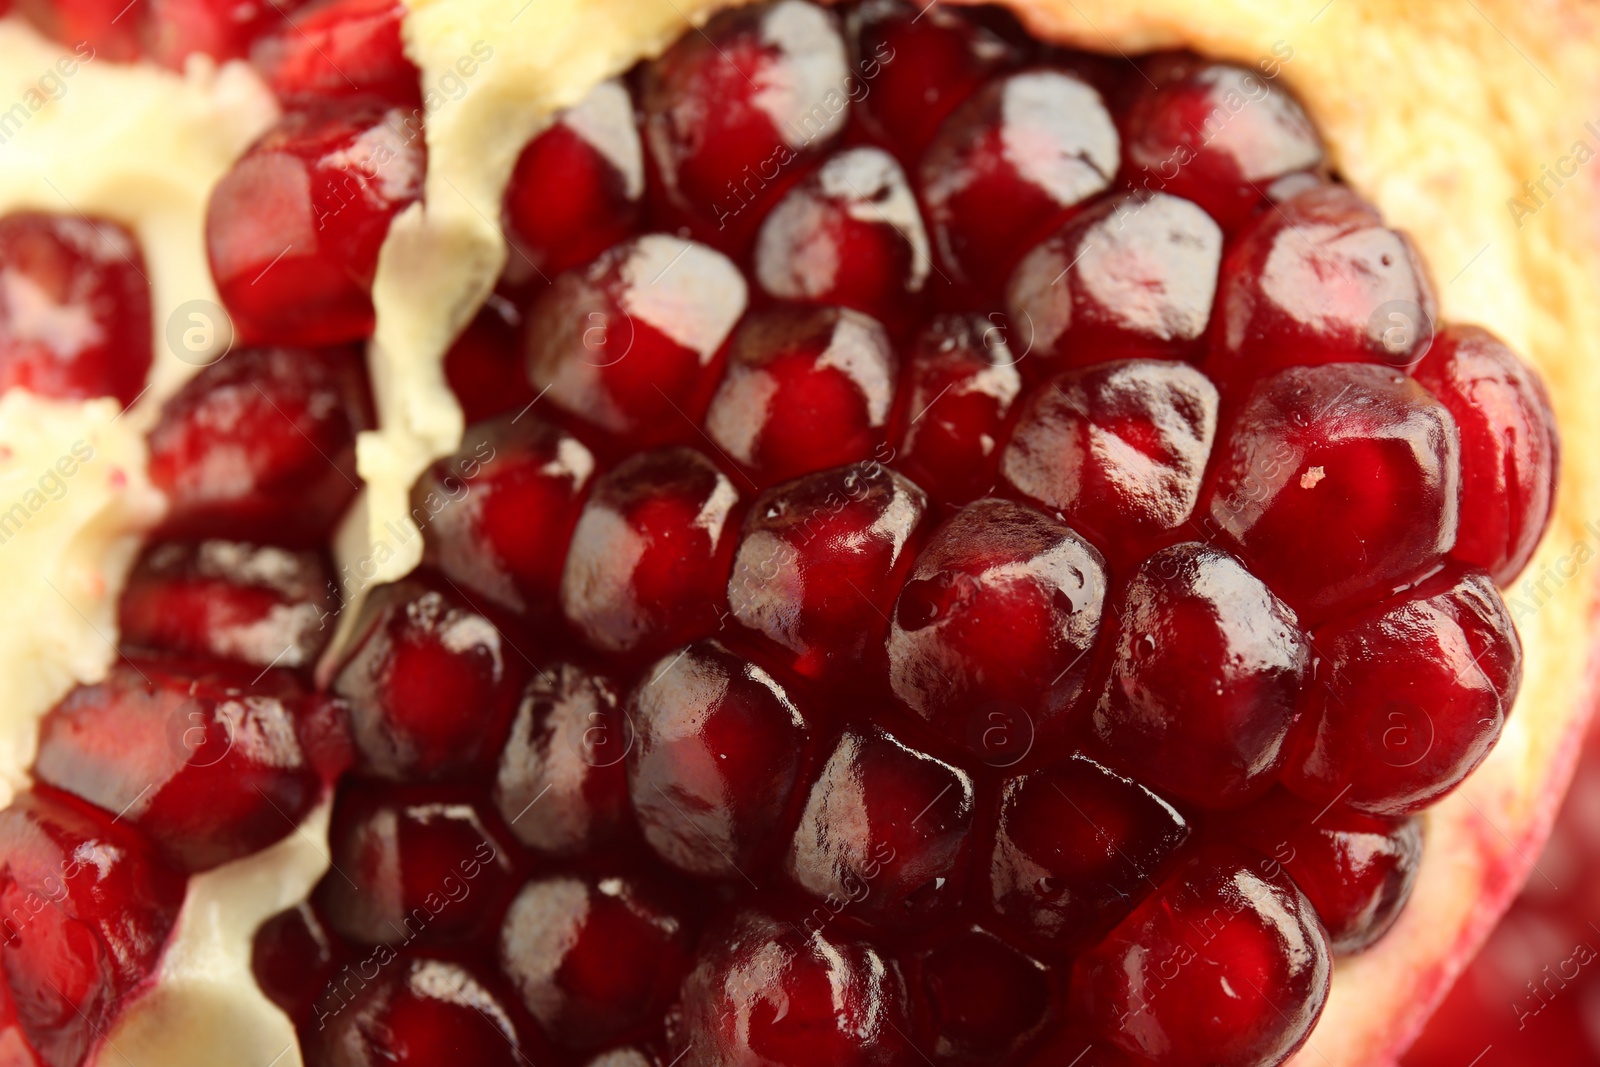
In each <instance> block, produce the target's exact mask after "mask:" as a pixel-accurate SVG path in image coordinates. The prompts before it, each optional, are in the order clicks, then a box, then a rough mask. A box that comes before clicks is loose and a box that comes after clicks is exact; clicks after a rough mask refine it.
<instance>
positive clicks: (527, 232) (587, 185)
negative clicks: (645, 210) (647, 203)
mask: <svg viewBox="0 0 1600 1067" xmlns="http://www.w3.org/2000/svg"><path fill="white" fill-rule="evenodd" d="M643 195H644V151H643V149H642V148H641V147H640V144H639V131H638V129H637V127H635V126H634V122H633V101H632V100H631V99H630V98H629V96H628V90H627V88H626V87H625V86H624V85H623V84H622V83H621V82H619V81H615V80H613V81H605V82H601V83H600V84H599V85H597V86H595V87H594V89H592V90H590V92H589V95H588V96H586V97H584V98H583V99H582V100H581V101H579V102H578V104H577V105H576V106H574V107H571V108H569V109H568V110H566V111H563V112H562V113H561V114H560V115H559V116H558V117H557V118H556V120H555V122H554V123H553V124H552V125H551V126H550V128H549V129H547V130H545V131H544V132H543V133H541V134H540V135H539V136H537V137H535V138H534V139H533V140H532V141H529V142H528V146H527V147H526V148H524V149H523V150H522V155H521V156H519V157H518V158H517V166H516V169H515V170H514V171H513V172H512V174H511V184H510V185H508V186H507V187H506V201H505V204H506V220H507V222H508V223H510V232H509V233H508V235H507V236H508V237H509V238H510V240H512V241H513V242H514V243H515V245H516V248H517V249H518V252H517V253H513V255H512V261H511V262H510V263H509V264H508V267H509V268H510V269H511V270H512V271H513V272H518V271H520V270H521V267H520V265H519V263H518V262H517V260H518V259H522V258H524V257H525V261H526V263H527V264H528V265H529V266H531V267H532V268H533V269H534V270H537V271H539V272H540V273H542V274H545V275H555V274H559V273H561V272H562V271H564V270H567V269H569V268H572V267H578V266H582V265H583V264H585V263H587V262H589V261H590V260H591V259H593V258H594V257H595V256H598V255H599V254H600V253H601V252H604V251H605V250H606V249H607V248H610V247H611V246H612V245H613V244H615V243H616V242H618V241H620V240H622V239H623V238H624V237H626V236H628V233H629V231H630V230H631V229H632V228H633V225H634V223H635V222H637V221H638V218H639V201H640V197H642V196H643Z"/></svg>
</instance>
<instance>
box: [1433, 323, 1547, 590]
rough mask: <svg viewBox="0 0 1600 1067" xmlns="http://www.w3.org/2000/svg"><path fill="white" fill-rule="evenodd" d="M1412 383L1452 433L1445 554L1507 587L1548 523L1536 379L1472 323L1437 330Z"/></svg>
mask: <svg viewBox="0 0 1600 1067" xmlns="http://www.w3.org/2000/svg"><path fill="white" fill-rule="evenodd" d="M1417 381H1419V382H1421V383H1422V384H1423V385H1424V386H1426V387H1427V388H1428V389H1429V390H1430V391H1431V392H1432V393H1433V395H1434V396H1436V397H1438V398H1439V402H1440V403H1442V404H1443V405H1444V406H1445V407H1447V408H1449V409H1450V414H1451V415H1453V416H1455V420H1456V428H1457V429H1458V430H1460V432H1461V514H1462V515H1463V516H1467V515H1470V516H1472V521H1471V522H1464V523H1462V525H1461V530H1460V532H1459V533H1458V534H1457V536H1456V545H1455V548H1453V549H1452V550H1451V552H1450V556H1451V558H1452V559H1455V560H1458V561H1459V562H1461V563H1465V564H1467V565H1469V566H1473V567H1482V568H1483V569H1484V570H1486V571H1488V572H1489V576H1490V577H1492V578H1493V579H1494V580H1495V582H1496V584H1498V585H1500V586H1502V587H1504V586H1508V585H1510V584H1511V582H1512V581H1513V580H1514V579H1515V578H1516V576H1517V575H1518V574H1519V573H1521V571H1522V569H1523V567H1525V566H1527V563H1528V559H1529V558H1530V557H1531V556H1532V555H1533V550H1534V549H1535V548H1536V547H1538V544H1539V538H1541V537H1542V536H1544V531H1545V529H1546V528H1547V527H1548V526H1549V525H1550V514H1551V510H1552V504H1553V502H1554V498H1555V482H1556V468H1557V460H1558V449H1557V441H1556V432H1555V415H1554V414H1553V413H1552V412H1551V410H1550V398H1549V396H1548V395H1547V394H1546V393H1545V388H1544V383H1543V382H1542V381H1541V380H1540V379H1539V377H1538V375H1536V374H1535V373H1534V372H1533V371H1532V370H1530V369H1529V367H1528V365H1527V364H1526V363H1524V362H1522V360H1521V359H1520V358H1519V357H1518V356H1517V354H1516V353H1515V352H1513V351H1512V350H1511V349H1510V348H1508V347H1506V345H1505V343H1504V342H1502V341H1501V340H1500V339H1499V338H1498V337H1496V336H1495V335H1494V334H1492V333H1490V332H1489V331H1487V330H1484V329H1481V328H1479V327H1476V326H1449V327H1446V328H1445V329H1443V330H1441V331H1440V332H1439V335H1438V337H1437V338H1436V339H1435V340H1434V342H1433V347H1431V348H1430V349H1429V350H1428V354H1427V356H1425V357H1424V358H1423V360H1422V362H1421V363H1420V364H1419V365H1418V366H1417Z"/></svg>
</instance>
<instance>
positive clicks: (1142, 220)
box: [1006, 193, 1222, 366]
mask: <svg viewBox="0 0 1600 1067" xmlns="http://www.w3.org/2000/svg"><path fill="white" fill-rule="evenodd" d="M1221 261H1222V231H1221V230H1220V229H1218V228H1217V224H1216V223H1215V222H1213V221H1212V220H1211V217H1210V216H1209V215H1207V214H1206V213H1205V212H1204V211H1202V210H1201V209H1200V208H1199V207H1197V206H1195V205H1194V204H1193V203H1191V202H1190V201H1188V200H1180V199H1179V198H1178V197H1175V196H1167V195H1165V194H1163V193H1146V194H1131V195H1128V196H1121V197H1114V198H1111V199H1108V200H1104V201H1102V202H1100V203H1098V204H1096V205H1095V206H1093V207H1090V208H1088V209H1086V210H1085V211H1083V212H1082V213H1081V214H1078V215H1076V216H1074V217H1073V218H1072V220H1071V221H1070V222H1068V223H1067V224H1066V225H1065V226H1064V227H1062V228H1061V230H1059V231H1058V232H1056V233H1055V234H1053V235H1051V236H1050V237H1048V238H1046V239H1045V240H1044V241H1043V242H1041V243H1040V244H1039V245H1037V246H1036V247H1035V248H1034V249H1033V250H1032V251H1030V252H1029V253H1028V254H1027V255H1026V256H1024V257H1023V258H1022V261H1021V262H1020V263H1018V264H1017V269H1016V271H1015V272H1014V273H1013V274H1012V275H1011V281H1010V282H1009V283H1008V285H1007V288H1006V309H1007V312H1008V314H1009V315H1010V318H1011V323H1012V326H1013V328H1014V329H1016V330H1019V331H1021V336H1023V337H1026V338H1027V339H1028V342H1029V345H1028V348H1029V353H1030V354H1031V355H1036V356H1038V357H1040V358H1042V359H1047V360H1055V361H1059V362H1061V363H1064V364H1067V365H1073V366H1083V365H1086V364H1092V363H1104V362H1106V361H1108V360H1113V359H1125V358H1133V357H1145V358H1151V359H1188V358H1193V357H1195V356H1197V355H1199V354H1200V348H1201V344H1202V342H1203V339H1204V337H1205V333H1206V326H1207V324H1208V323H1209V322H1210V321H1211V302H1212V299H1213V298H1214V297H1215V295H1216V291H1217V269H1218V267H1219V265H1220V264H1221Z"/></svg>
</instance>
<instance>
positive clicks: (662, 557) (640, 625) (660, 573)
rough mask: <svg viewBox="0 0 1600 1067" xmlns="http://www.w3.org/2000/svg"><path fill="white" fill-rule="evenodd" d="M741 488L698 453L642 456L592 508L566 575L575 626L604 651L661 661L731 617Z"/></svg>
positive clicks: (600, 488)
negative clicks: (731, 573)
mask: <svg viewBox="0 0 1600 1067" xmlns="http://www.w3.org/2000/svg"><path fill="white" fill-rule="evenodd" d="M739 518H740V509H739V491H738V490H737V489H735V488H734V485H733V483H732V482H731V481H729V480H728V476H727V475H726V474H723V473H722V472H721V471H720V470H718V469H717V466H716V464H714V463H712V462H711V460H709V459H707V458H706V457H705V456H704V455H702V454H701V453H699V452H696V451H695V450H694V449H692V448H685V447H681V446H680V447H675V448H664V449H658V450H655V451H651V452H641V453H638V454H637V455H634V456H631V457H629V458H628V459H626V460H624V461H623V462H622V463H621V464H619V465H618V466H616V467H614V468H612V469H611V470H609V471H607V472H606V473H605V474H604V475H602V476H601V477H600V479H599V481H597V482H596V483H595V486H594V492H592V493H591V494H590V495H589V502H588V503H587V504H585V505H584V509H583V515H582V516H581V517H580V518H579V519H578V526H577V529H576V530H575V531H574V532H573V535H572V547H571V548H570V549H569V550H568V552H567V566H566V571H565V572H564V573H563V575H562V578H561V608H562V612H563V613H564V615H565V616H566V620H567V623H568V624H569V625H570V626H571V627H572V629H573V630H574V631H576V632H577V633H578V634H579V635H580V636H582V637H583V638H584V640H586V641H588V643H589V644H590V645H592V646H593V647H595V648H597V649H600V650H602V651H605V652H638V653H648V654H656V653H660V652H662V651H664V650H666V649H667V648H670V647H672V646H673V645H679V644H682V643H683V642H685V641H689V640H692V639H694V638H696V637H703V636H705V635H706V634H708V633H710V632H712V631H714V630H716V629H717V628H718V627H719V625H720V624H721V622H722V620H723V619H724V618H725V617H726V615H727V603H728V601H727V591H728V568H729V566H730V563H731V561H732V558H733V545H734V540H735V538H736V536H737V531H738V522H739Z"/></svg>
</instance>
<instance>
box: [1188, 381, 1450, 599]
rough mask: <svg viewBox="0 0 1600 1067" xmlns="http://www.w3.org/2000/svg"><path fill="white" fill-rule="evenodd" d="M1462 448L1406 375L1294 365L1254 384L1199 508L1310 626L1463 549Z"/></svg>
mask: <svg viewBox="0 0 1600 1067" xmlns="http://www.w3.org/2000/svg"><path fill="white" fill-rule="evenodd" d="M1460 451H1461V446H1460V440H1459V435H1458V434H1457V432H1456V425H1455V420H1454V419H1453V418H1451V416H1450V412H1449V411H1448V410H1447V409H1446V408H1445V407H1444V406H1443V405H1442V404H1440V403H1439V402H1438V401H1437V400H1435V399H1434V398H1433V397H1432V396H1431V395H1430V394H1429V393H1428V391H1427V390H1426V389H1424V388H1422V386H1420V385H1418V384H1417V383H1416V382H1415V381H1413V380H1411V379H1410V378H1407V377H1406V376H1405V375H1403V374H1401V373H1400V372H1399V371H1396V370H1392V369H1390V368H1388V367H1376V366H1372V365H1370V364H1355V363H1336V364H1329V365H1325V366H1321V367H1297V368H1293V369H1291V370H1287V371H1283V372H1281V373H1279V374H1276V375H1274V376H1273V377H1270V378H1267V379H1265V380H1264V381H1262V382H1260V383H1258V384H1257V385H1256V387H1255V389H1254V391H1253V392H1251V394H1250V396H1249V398H1248V399H1247V400H1246V401H1245V404H1244V408H1243V410H1242V411H1241V412H1240V413H1239V415H1238V418H1237V420H1236V421H1235V422H1234V424H1233V426H1232V428H1231V430H1230V432H1229V434H1228V435H1227V437H1226V438H1225V439H1224V440H1223V441H1222V442H1220V443H1219V447H1218V449H1217V454H1218V460H1217V462H1216V463H1215V464H1213V466H1212V470H1211V482H1210V484H1209V486H1208V487H1207V489H1206V495H1205V498H1204V499H1203V500H1202V501H1201V505H1200V511H1201V513H1202V514H1204V515H1205V516H1206V519H1205V520H1204V525H1205V526H1206V527H1207V530H1208V539H1209V535H1210V534H1215V533H1216V532H1218V531H1220V532H1222V533H1223V534H1225V535H1226V536H1227V537H1228V538H1229V540H1231V541H1232V542H1233V544H1235V545H1237V546H1238V548H1239V550H1240V553H1241V555H1243V556H1244V559H1245V562H1246V563H1248V564H1249V565H1250V568H1251V570H1252V571H1253V572H1254V573H1255V574H1256V575H1258V576H1259V577H1260V578H1262V579H1263V580H1264V581H1265V582H1266V583H1267V584H1268V585H1269V586H1271V587H1272V590H1273V592H1275V593H1277V594H1278V595H1279V596H1281V597H1282V598H1283V599H1284V600H1286V601H1287V602H1288V603H1289V606H1290V607H1292V608H1294V609H1295V611H1296V612H1297V613H1299V614H1300V616H1301V618H1302V621H1306V622H1311V623H1313V624H1314V623H1316V622H1318V621H1320V620H1322V619H1324V618H1327V617H1328V616H1329V615H1330V614H1331V613H1333V612H1334V611H1335V610H1336V609H1338V608H1342V607H1348V606H1350V605H1352V604H1354V603H1357V602H1359V601H1361V600H1363V599H1377V598H1379V597H1382V596H1384V595H1386V594H1388V593H1389V592H1390V591H1392V590H1394V589H1396V588H1399V587H1401V586H1404V585H1405V584H1407V583H1410V582H1414V581H1416V580H1417V579H1419V578H1422V577H1425V576H1426V575H1427V574H1429V573H1430V572H1431V571H1433V570H1434V569H1436V568H1437V567H1438V566H1439V564H1440V562H1441V561H1442V559H1443V557H1444V554H1445V553H1446V552H1448V551H1449V550H1450V547H1451V545H1453V544H1454V543H1455V539H1456V528H1457V521H1458V517H1459V515H1460V510H1459V496H1460V478H1461V473H1460V459H1459V457H1460Z"/></svg>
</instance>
